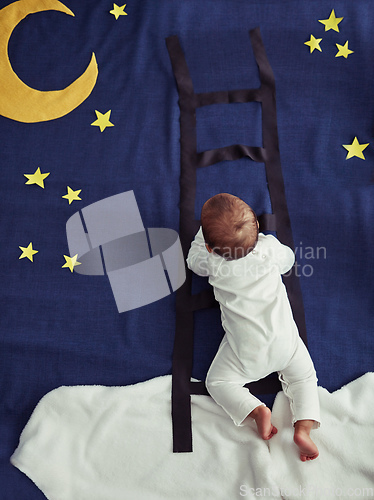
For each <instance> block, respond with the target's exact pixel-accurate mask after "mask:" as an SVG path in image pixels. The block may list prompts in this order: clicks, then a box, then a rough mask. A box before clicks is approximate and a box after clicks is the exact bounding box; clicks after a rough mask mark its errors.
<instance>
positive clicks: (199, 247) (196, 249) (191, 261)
mask: <svg viewBox="0 0 374 500" xmlns="http://www.w3.org/2000/svg"><path fill="white" fill-rule="evenodd" d="M208 256H209V252H208V250H207V248H206V246H205V240H204V237H203V230H202V228H201V227H200V229H199V231H198V232H197V234H196V236H195V239H194V240H193V242H192V244H191V248H190V250H189V252H188V255H187V266H188V268H189V269H191V271H193V272H194V273H196V274H198V275H199V276H209V271H208Z"/></svg>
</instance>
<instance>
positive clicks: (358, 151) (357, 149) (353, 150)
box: [343, 137, 370, 160]
mask: <svg viewBox="0 0 374 500" xmlns="http://www.w3.org/2000/svg"><path fill="white" fill-rule="evenodd" d="M369 144H370V143H369V142H368V143H367V144H360V143H359V142H358V140H357V137H355V138H354V139H353V142H352V144H343V148H345V149H346V150H347V151H348V154H347V156H346V158H345V159H346V160H349V158H352V157H353V156H357V157H358V158H362V159H363V160H365V156H364V155H363V153H362V152H363V150H364V149H365V148H367V147H368V146H369Z"/></svg>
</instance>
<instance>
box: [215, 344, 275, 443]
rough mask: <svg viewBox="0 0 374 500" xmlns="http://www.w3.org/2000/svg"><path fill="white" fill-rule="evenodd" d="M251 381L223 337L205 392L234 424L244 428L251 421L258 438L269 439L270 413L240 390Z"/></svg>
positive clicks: (271, 428) (271, 432)
mask: <svg viewBox="0 0 374 500" xmlns="http://www.w3.org/2000/svg"><path fill="white" fill-rule="evenodd" d="M252 381H254V380H253V379H252V380H251V378H250V376H249V375H248V373H246V372H245V371H244V369H243V365H242V364H241V363H240V361H239V360H238V358H237V356H236V354H235V353H234V352H233V350H232V349H231V347H230V345H229V343H228V342H227V340H226V339H225V338H224V339H223V341H222V343H221V345H220V347H219V349H218V352H217V355H216V357H215V358H214V360H213V363H212V365H211V367H210V369H209V372H208V375H207V378H206V387H207V389H208V392H209V394H210V395H211V396H212V398H213V399H214V400H215V402H216V403H217V404H218V405H220V406H221V407H222V408H223V409H224V410H225V411H226V413H227V414H228V415H229V416H230V417H231V418H232V420H233V421H234V423H235V424H236V425H238V426H239V425H240V426H241V425H245V424H246V422H247V421H249V420H252V419H253V420H255V422H256V424H257V428H258V431H259V433H260V435H261V437H262V438H263V439H270V438H271V437H272V436H273V435H274V434H275V433H276V429H275V427H273V426H272V424H271V411H270V410H269V409H268V408H266V406H265V405H264V404H263V403H262V402H261V401H260V400H259V399H257V398H256V397H255V396H253V394H251V393H250V392H249V390H248V389H247V388H245V387H243V386H244V385H245V384H247V383H249V382H252Z"/></svg>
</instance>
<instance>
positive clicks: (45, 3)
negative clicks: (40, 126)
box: [0, 0, 98, 123]
mask: <svg viewBox="0 0 374 500" xmlns="http://www.w3.org/2000/svg"><path fill="white" fill-rule="evenodd" d="M46 10H57V11H60V12H64V13H65V14H68V15H70V16H74V14H73V12H72V11H71V10H70V9H68V8H67V7H65V5H64V4H62V3H61V2H59V1H58V0H19V1H17V2H13V3H11V4H10V5H7V6H6V7H4V8H3V9H1V10H0V74H1V79H0V115H2V116H5V117H6V118H10V119H11V120H16V121H19V122H24V123H36V122H43V121H48V120H54V119H56V118H60V117H61V116H64V115H67V114H68V113H70V112H71V111H73V109H75V108H76V107H77V106H79V105H80V104H81V103H82V102H83V101H84V100H85V99H87V97H88V96H89V95H90V94H91V92H92V89H93V88H94V86H95V83H96V80H97V75H98V67H97V62H96V57H95V54H94V53H92V57H91V61H90V63H89V65H88V67H87V68H86V70H85V71H84V73H83V74H82V75H81V76H80V77H79V78H77V79H76V80H75V81H74V82H73V83H72V84H71V85H69V86H68V87H66V88H65V89H62V90H53V91H40V90H37V89H34V88H31V87H29V86H28V85H26V84H25V83H24V82H23V81H22V80H21V79H20V78H19V77H18V76H17V75H16V73H15V72H14V70H13V68H12V65H11V63H10V60H9V56H8V43H9V39H10V37H11V35H12V33H13V30H14V28H15V27H16V26H17V25H18V24H19V23H20V22H21V21H22V19H24V18H25V17H26V16H27V15H29V14H34V13H36V12H42V11H46Z"/></svg>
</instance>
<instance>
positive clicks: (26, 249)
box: [19, 243, 38, 262]
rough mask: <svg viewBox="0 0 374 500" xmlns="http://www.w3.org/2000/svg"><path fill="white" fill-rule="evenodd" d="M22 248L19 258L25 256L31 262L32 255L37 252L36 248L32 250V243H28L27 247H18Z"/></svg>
mask: <svg viewBox="0 0 374 500" xmlns="http://www.w3.org/2000/svg"><path fill="white" fill-rule="evenodd" d="M19 248H20V249H21V250H22V254H21V255H20V257H19V258H20V259H24V258H25V257H27V258H28V259H29V260H31V262H33V255H34V254H36V253H38V250H34V249H33V247H32V243H30V244H29V246H28V247H19Z"/></svg>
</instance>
